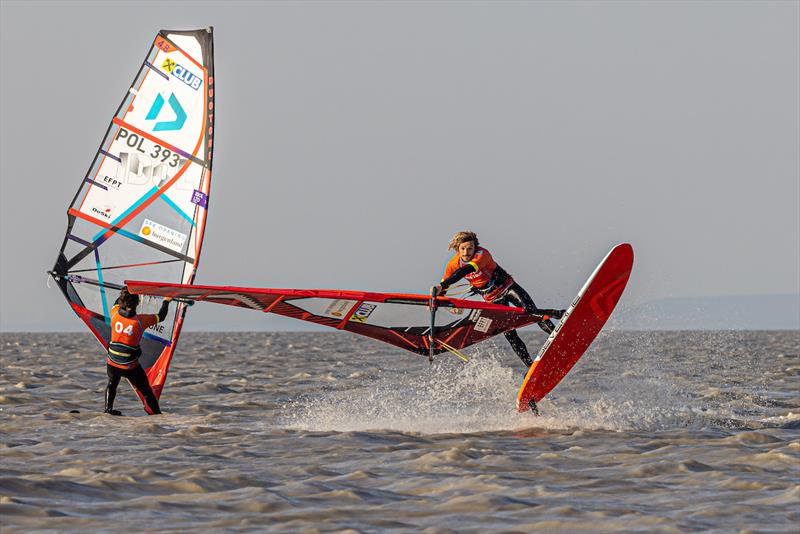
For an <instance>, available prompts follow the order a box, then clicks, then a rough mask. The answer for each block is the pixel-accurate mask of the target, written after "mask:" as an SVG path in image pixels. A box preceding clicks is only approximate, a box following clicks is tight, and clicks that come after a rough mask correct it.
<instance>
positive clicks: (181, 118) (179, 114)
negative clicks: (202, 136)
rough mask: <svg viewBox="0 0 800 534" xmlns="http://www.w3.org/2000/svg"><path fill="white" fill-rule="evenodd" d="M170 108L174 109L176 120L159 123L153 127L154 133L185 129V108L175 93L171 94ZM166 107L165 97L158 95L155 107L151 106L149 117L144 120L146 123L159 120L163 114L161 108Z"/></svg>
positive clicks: (154, 103)
mask: <svg viewBox="0 0 800 534" xmlns="http://www.w3.org/2000/svg"><path fill="white" fill-rule="evenodd" d="M167 101H168V102H169V106H170V107H171V108H172V111H173V113H175V119H174V120H171V121H158V122H157V123H155V125H154V126H153V131H154V132H163V131H170V130H180V129H181V128H183V124H184V123H185V122H186V112H185V111H184V110H183V106H181V103H180V102H178V97H177V96H175V93H170V95H169V99H168V100H167ZM163 107H164V97H163V96H161V93H159V94H158V95H156V99H155V101H154V102H153V105H152V106H150V111H148V112H147V116H146V117H145V118H144V120H146V121H154V120H156V119H157V118H158V116H159V115H160V114H161V108H163Z"/></svg>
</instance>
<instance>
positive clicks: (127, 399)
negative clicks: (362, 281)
mask: <svg viewBox="0 0 800 534" xmlns="http://www.w3.org/2000/svg"><path fill="white" fill-rule="evenodd" d="M523 338H524V339H525V341H526V342H527V343H528V345H529V346H530V347H531V348H532V349H533V348H535V347H537V346H538V345H540V344H541V343H542V342H543V340H544V339H543V335H542V334H540V333H535V332H532V331H531V332H528V333H525V334H524V335H523ZM467 353H468V355H469V356H470V361H469V362H468V363H463V362H461V361H460V360H458V359H456V358H455V357H453V356H451V355H447V354H445V355H441V356H438V357H437V358H436V359H435V361H434V363H433V364H432V365H430V364H429V363H428V361H427V358H426V357H421V356H415V355H412V354H409V353H406V352H404V351H402V350H399V349H397V348H394V347H391V346H384V345H382V344H380V343H376V342H373V341H371V340H368V339H362V338H359V337H356V336H353V335H350V334H347V333H341V332H335V333H192V332H187V333H185V334H184V335H183V337H182V339H181V340H180V345H179V347H178V351H177V355H176V357H175V359H174V361H173V365H172V368H171V370H170V374H169V378H168V381H167V385H166V388H165V389H164V392H163V394H162V397H161V406H162V409H163V410H164V412H165V413H164V415H161V416H146V415H145V414H144V411H143V410H142V408H141V404H140V402H139V400H138V398H136V397H135V395H134V393H133V392H132V390H131V389H130V388H129V387H128V386H127V385H126V384H124V382H123V384H121V385H120V388H119V392H118V395H117V402H116V406H115V407H116V408H118V409H120V410H122V411H123V412H124V414H125V416H124V417H112V416H109V415H104V414H102V413H101V411H102V408H103V390H104V387H105V382H106V375H105V364H104V358H103V355H102V353H101V351H100V350H99V346H98V345H97V343H96V342H95V341H94V340H93V339H92V338H91V336H90V335H89V334H13V333H5V334H1V335H0V354H1V355H0V434H1V435H2V448H0V516H1V517H0V529H2V531H3V532H28V531H33V530H35V531H41V532H77V531H81V532H94V531H111V530H120V529H122V530H124V531H144V532H147V531H157V532H185V531H188V530H197V531H227V532H237V531H270V532H298V531H309V532H313V531H320V532H331V531H349V532H385V531H413V532H417V531H422V532H534V531H541V532H579V531H580V532H601V531H626V532H686V531H705V532H797V530H798V526H800V485H799V484H800V395H798V386H800V380H798V375H800V332H798V331H788V332H610V333H604V334H601V336H600V337H599V338H598V340H597V341H596V342H595V344H594V345H593V347H592V348H591V349H590V350H589V352H588V353H587V354H586V355H585V356H584V357H583V359H582V360H581V361H580V362H579V363H578V365H577V366H576V367H575V368H574V369H573V370H572V372H571V373H570V374H569V375H568V376H567V378H566V379H565V380H564V381H563V382H562V383H561V384H560V385H559V386H558V387H557V388H556V389H555V390H554V391H553V392H552V393H551V395H550V396H549V397H548V398H546V399H545V400H543V401H542V402H541V403H540V409H541V413H542V415H541V416H539V417H535V416H533V415H532V414H530V413H524V414H518V413H517V412H516V410H515V404H514V401H515V397H516V393H517V389H518V388H519V385H520V382H521V380H522V377H523V374H524V369H523V367H522V364H521V362H520V361H519V360H518V359H517V358H516V356H514V355H513V353H512V352H511V350H510V348H509V347H508V346H507V345H506V344H505V342H504V341H503V340H501V341H498V342H494V341H489V342H486V343H483V344H481V345H478V346H477V347H475V348H473V349H469V350H468V351H467ZM74 411H77V412H79V413H73V412H74Z"/></svg>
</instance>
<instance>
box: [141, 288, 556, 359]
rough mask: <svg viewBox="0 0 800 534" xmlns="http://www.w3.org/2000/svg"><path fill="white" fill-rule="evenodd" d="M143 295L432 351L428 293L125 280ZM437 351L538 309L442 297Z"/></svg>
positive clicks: (508, 326)
mask: <svg viewBox="0 0 800 534" xmlns="http://www.w3.org/2000/svg"><path fill="white" fill-rule="evenodd" d="M125 283H126V285H127V286H128V288H129V289H130V290H131V291H132V292H134V293H139V294H142V295H152V296H159V297H173V298H179V299H187V300H194V301H202V302H215V303H217V304H225V305H228V306H238V307H240V308H249V309H253V310H257V311H261V312H267V313H275V314H278V315H283V316H285V317H291V318H293V319H299V320H301V321H307V322H310V323H315V324H319V325H323V326H328V327H331V328H336V329H339V330H346V331H348V332H352V333H354V334H358V335H362V336H367V337H371V338H373V339H377V340H379V341H383V342H384V343H389V344H391V345H395V346H396V347H400V348H402V349H405V350H407V351H410V352H414V353H417V354H428V352H429V351H428V343H429V342H428V338H429V333H430V316H431V312H430V307H429V304H428V303H429V299H430V297H428V296H427V295H411V294H401V293H371V292H364V291H338V290H324V289H262V288H245V287H225V286H199V285H187V284H162V283H158V282H140V281H126V282H125ZM437 303H438V308H439V309H438V311H437V313H436V322H435V332H434V342H435V345H436V346H435V347H434V353H435V354H439V353H441V352H444V351H445V350H446V349H445V348H444V347H443V345H442V344H446V345H449V346H451V347H454V348H456V349H463V348H465V347H468V346H470V345H473V344H475V343H478V342H479V341H483V340H484V339H488V338H490V337H492V336H496V335H498V334H501V333H503V332H506V331H508V330H514V329H517V328H522V327H523V326H526V325H529V324H531V323H533V322H536V321H539V320H541V317H540V316H538V315H531V314H529V313H526V312H525V310H524V309H522V308H512V307H509V306H501V305H499V304H491V303H488V302H479V301H472V300H463V299H453V298H448V297H438V298H437Z"/></svg>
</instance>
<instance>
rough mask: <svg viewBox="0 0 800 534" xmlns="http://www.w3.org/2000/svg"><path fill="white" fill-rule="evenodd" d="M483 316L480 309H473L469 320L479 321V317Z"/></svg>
mask: <svg viewBox="0 0 800 534" xmlns="http://www.w3.org/2000/svg"><path fill="white" fill-rule="evenodd" d="M480 316H481V311H480V310H472V313H470V314H469V320H470V321H472V322H473V323H476V322H478V318H480Z"/></svg>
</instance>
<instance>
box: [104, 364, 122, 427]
mask: <svg viewBox="0 0 800 534" xmlns="http://www.w3.org/2000/svg"><path fill="white" fill-rule="evenodd" d="M106 374H107V375H108V384H106V407H105V410H104V411H105V413H110V414H111V415H122V414H121V413H120V411H119V410H115V409H114V399H115V398H116V396H117V386H118V385H119V379H120V377H121V376H122V375H121V373H120V370H119V369H117V368H116V367H114V366H113V365H109V364H106Z"/></svg>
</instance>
